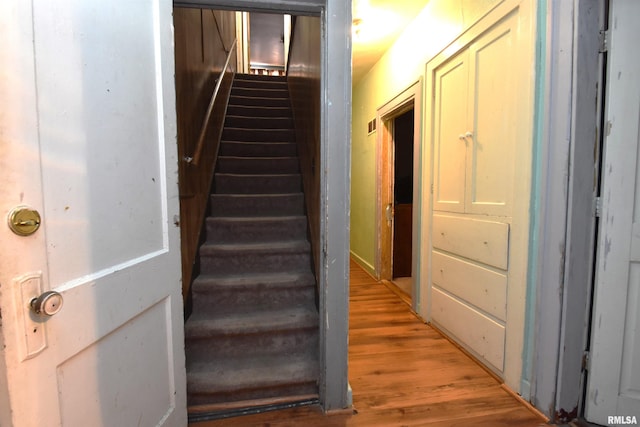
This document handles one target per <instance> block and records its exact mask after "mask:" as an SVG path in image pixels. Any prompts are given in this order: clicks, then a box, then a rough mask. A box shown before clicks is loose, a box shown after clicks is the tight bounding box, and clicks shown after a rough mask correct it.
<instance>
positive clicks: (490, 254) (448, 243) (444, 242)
mask: <svg viewBox="0 0 640 427" xmlns="http://www.w3.org/2000/svg"><path fill="white" fill-rule="evenodd" d="M433 230H434V232H433V236H432V238H433V247H434V248H438V249H442V250H444V251H447V252H450V253H454V254H458V255H461V256H463V257H465V258H469V259H472V260H474V261H479V262H481V263H483V264H487V265H490V266H493V267H496V268H499V269H501V270H507V268H508V266H509V224H507V223H505V222H497V221H487V220H480V219H474V218H468V217H454V216H448V215H439V214H434V215H433Z"/></svg>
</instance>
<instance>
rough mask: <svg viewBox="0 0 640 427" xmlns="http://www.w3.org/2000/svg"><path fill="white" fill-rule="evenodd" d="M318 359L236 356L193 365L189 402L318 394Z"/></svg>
mask: <svg viewBox="0 0 640 427" xmlns="http://www.w3.org/2000/svg"><path fill="white" fill-rule="evenodd" d="M318 374H319V367H318V361H317V360H316V359H312V358H310V357H308V356H305V355H301V356H300V355H282V356H271V357H255V356H253V357H252V356H250V355H249V356H246V357H234V358H230V359H226V360H216V361H214V362H212V363H199V364H193V366H190V369H189V373H188V374H187V383H188V389H189V398H188V400H189V404H190V405H199V404H206V403H217V402H221V401H234V400H247V399H256V398H268V397H274V396H278V395H295V394H306V393H314V392H316V393H317V381H318Z"/></svg>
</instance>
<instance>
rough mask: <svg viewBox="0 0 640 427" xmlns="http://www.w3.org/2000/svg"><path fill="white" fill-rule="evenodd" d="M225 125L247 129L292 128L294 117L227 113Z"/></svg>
mask: <svg viewBox="0 0 640 427" xmlns="http://www.w3.org/2000/svg"><path fill="white" fill-rule="evenodd" d="M224 123H225V126H228V127H230V128H245V129H291V128H292V126H293V125H292V123H293V118H292V117H247V116H240V115H230V114H227V118H226V119H225V122H224Z"/></svg>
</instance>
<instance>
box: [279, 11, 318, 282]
mask: <svg viewBox="0 0 640 427" xmlns="http://www.w3.org/2000/svg"><path fill="white" fill-rule="evenodd" d="M320 36H321V33H320V18H319V17H314V16H299V17H297V18H296V21H295V26H294V29H293V35H292V37H291V51H290V56H289V65H288V67H289V68H288V74H287V76H288V83H289V90H290V93H291V104H292V108H293V117H294V120H295V128H296V141H297V144H298V153H299V156H300V169H301V172H302V180H303V185H304V193H305V204H306V208H307V215H308V218H309V231H310V234H311V246H312V249H313V259H314V267H315V271H316V272H318V271H320V265H319V252H320V251H319V248H320V183H321V175H320V171H321V165H320V148H321V146H320V125H321V123H320V105H321V104H320V77H321V68H320V43H321V39H320Z"/></svg>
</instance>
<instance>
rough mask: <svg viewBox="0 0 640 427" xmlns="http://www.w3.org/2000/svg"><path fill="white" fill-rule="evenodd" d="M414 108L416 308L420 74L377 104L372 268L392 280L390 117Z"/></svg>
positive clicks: (416, 300)
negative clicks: (381, 103)
mask: <svg viewBox="0 0 640 427" xmlns="http://www.w3.org/2000/svg"><path fill="white" fill-rule="evenodd" d="M412 109H413V113H414V121H413V213H412V220H411V222H412V231H411V234H412V241H411V277H412V278H413V293H412V306H413V309H414V310H415V311H418V305H419V301H420V298H419V294H420V286H419V285H420V271H419V265H420V263H419V260H420V240H419V236H420V233H419V231H420V206H421V203H420V202H421V200H420V194H421V191H420V181H421V167H420V166H421V162H420V159H421V147H422V144H421V138H422V131H421V123H422V78H420V79H419V80H418V81H416V82H414V83H413V84H412V85H411V86H409V87H408V88H407V89H405V90H404V91H402V92H401V93H400V94H398V95H396V96H395V97H394V98H393V99H391V100H390V101H388V102H387V103H386V104H384V105H383V106H382V107H380V108H378V110H377V114H376V122H377V123H378V131H377V134H376V218H375V221H376V230H377V236H376V258H375V271H376V276H377V277H378V279H381V280H391V279H392V274H393V269H392V267H391V263H392V259H391V258H392V257H391V247H392V245H393V231H392V228H391V227H387V226H386V225H385V223H386V221H387V220H386V214H385V207H386V206H387V204H389V203H393V191H392V189H393V179H394V167H393V144H394V140H393V120H394V119H395V118H396V117H398V116H400V115H401V114H403V113H406V112H407V111H409V110H412Z"/></svg>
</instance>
